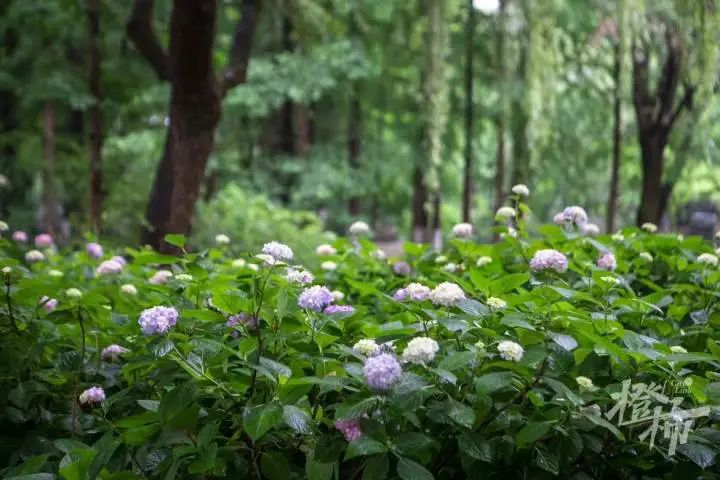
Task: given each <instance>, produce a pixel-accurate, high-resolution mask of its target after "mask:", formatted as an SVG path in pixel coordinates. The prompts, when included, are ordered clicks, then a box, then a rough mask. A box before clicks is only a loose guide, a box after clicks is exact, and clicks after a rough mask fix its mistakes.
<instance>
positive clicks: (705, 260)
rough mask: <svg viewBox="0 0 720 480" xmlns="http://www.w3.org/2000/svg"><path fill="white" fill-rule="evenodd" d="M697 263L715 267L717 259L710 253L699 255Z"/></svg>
mask: <svg viewBox="0 0 720 480" xmlns="http://www.w3.org/2000/svg"><path fill="white" fill-rule="evenodd" d="M697 262H698V263H702V264H703V265H712V266H713V267H717V264H718V257H716V256H715V255H713V254H712V253H701V254H700V255H698V257H697Z"/></svg>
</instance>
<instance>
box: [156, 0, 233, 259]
mask: <svg viewBox="0 0 720 480" xmlns="http://www.w3.org/2000/svg"><path fill="white" fill-rule="evenodd" d="M216 13H217V2H215V0H195V1H192V2H188V1H186V0H175V2H174V8H173V13H172V18H171V21H170V65H171V68H170V69H171V71H172V72H173V75H172V82H171V85H172V87H171V92H170V131H171V135H170V138H171V139H172V141H171V143H170V157H171V158H172V166H173V169H172V170H173V187H172V201H171V205H172V208H171V210H170V218H169V221H168V222H167V224H166V227H165V232H164V233H175V234H183V235H188V234H190V230H191V226H192V217H193V213H194V210H195V203H196V201H197V199H198V196H199V194H200V187H201V186H202V184H203V180H204V179H205V166H206V164H207V161H208V158H209V157H210V153H211V152H212V148H213V143H214V136H215V129H216V128H217V125H218V123H219V121H220V91H219V85H218V83H217V82H216V80H215V74H214V72H213V66H212V49H213V43H214V38H215V16H216ZM161 249H162V250H165V251H173V250H174V248H173V247H172V246H170V245H167V244H163V245H162V246H161Z"/></svg>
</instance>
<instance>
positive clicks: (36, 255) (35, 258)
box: [25, 250, 45, 263]
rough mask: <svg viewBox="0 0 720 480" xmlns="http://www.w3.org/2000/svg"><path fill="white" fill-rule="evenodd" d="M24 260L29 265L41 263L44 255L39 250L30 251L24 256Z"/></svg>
mask: <svg viewBox="0 0 720 480" xmlns="http://www.w3.org/2000/svg"><path fill="white" fill-rule="evenodd" d="M25 260H27V261H28V262H30V263H36V262H42V261H43V260H45V254H44V253H42V252H41V251H40V250H30V251H28V252H27V253H26V254H25Z"/></svg>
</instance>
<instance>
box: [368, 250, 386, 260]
mask: <svg viewBox="0 0 720 480" xmlns="http://www.w3.org/2000/svg"><path fill="white" fill-rule="evenodd" d="M372 256H373V258H374V259H375V260H385V259H386V258H387V255H386V254H385V252H384V251H382V250H380V249H379V248H378V249H377V250H375V251H374V252H372Z"/></svg>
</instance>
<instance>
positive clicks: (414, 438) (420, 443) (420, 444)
mask: <svg viewBox="0 0 720 480" xmlns="http://www.w3.org/2000/svg"><path fill="white" fill-rule="evenodd" d="M393 444H394V445H395V447H396V448H397V449H398V452H399V453H400V454H402V455H413V456H415V455H417V454H418V453H420V452H422V451H423V450H426V449H428V448H429V447H430V446H431V445H432V444H433V439H432V438H430V437H428V436H427V435H424V434H422V433H418V432H409V433H403V434H401V435H400V436H398V437H397V438H396V439H395V440H394V441H393Z"/></svg>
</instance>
